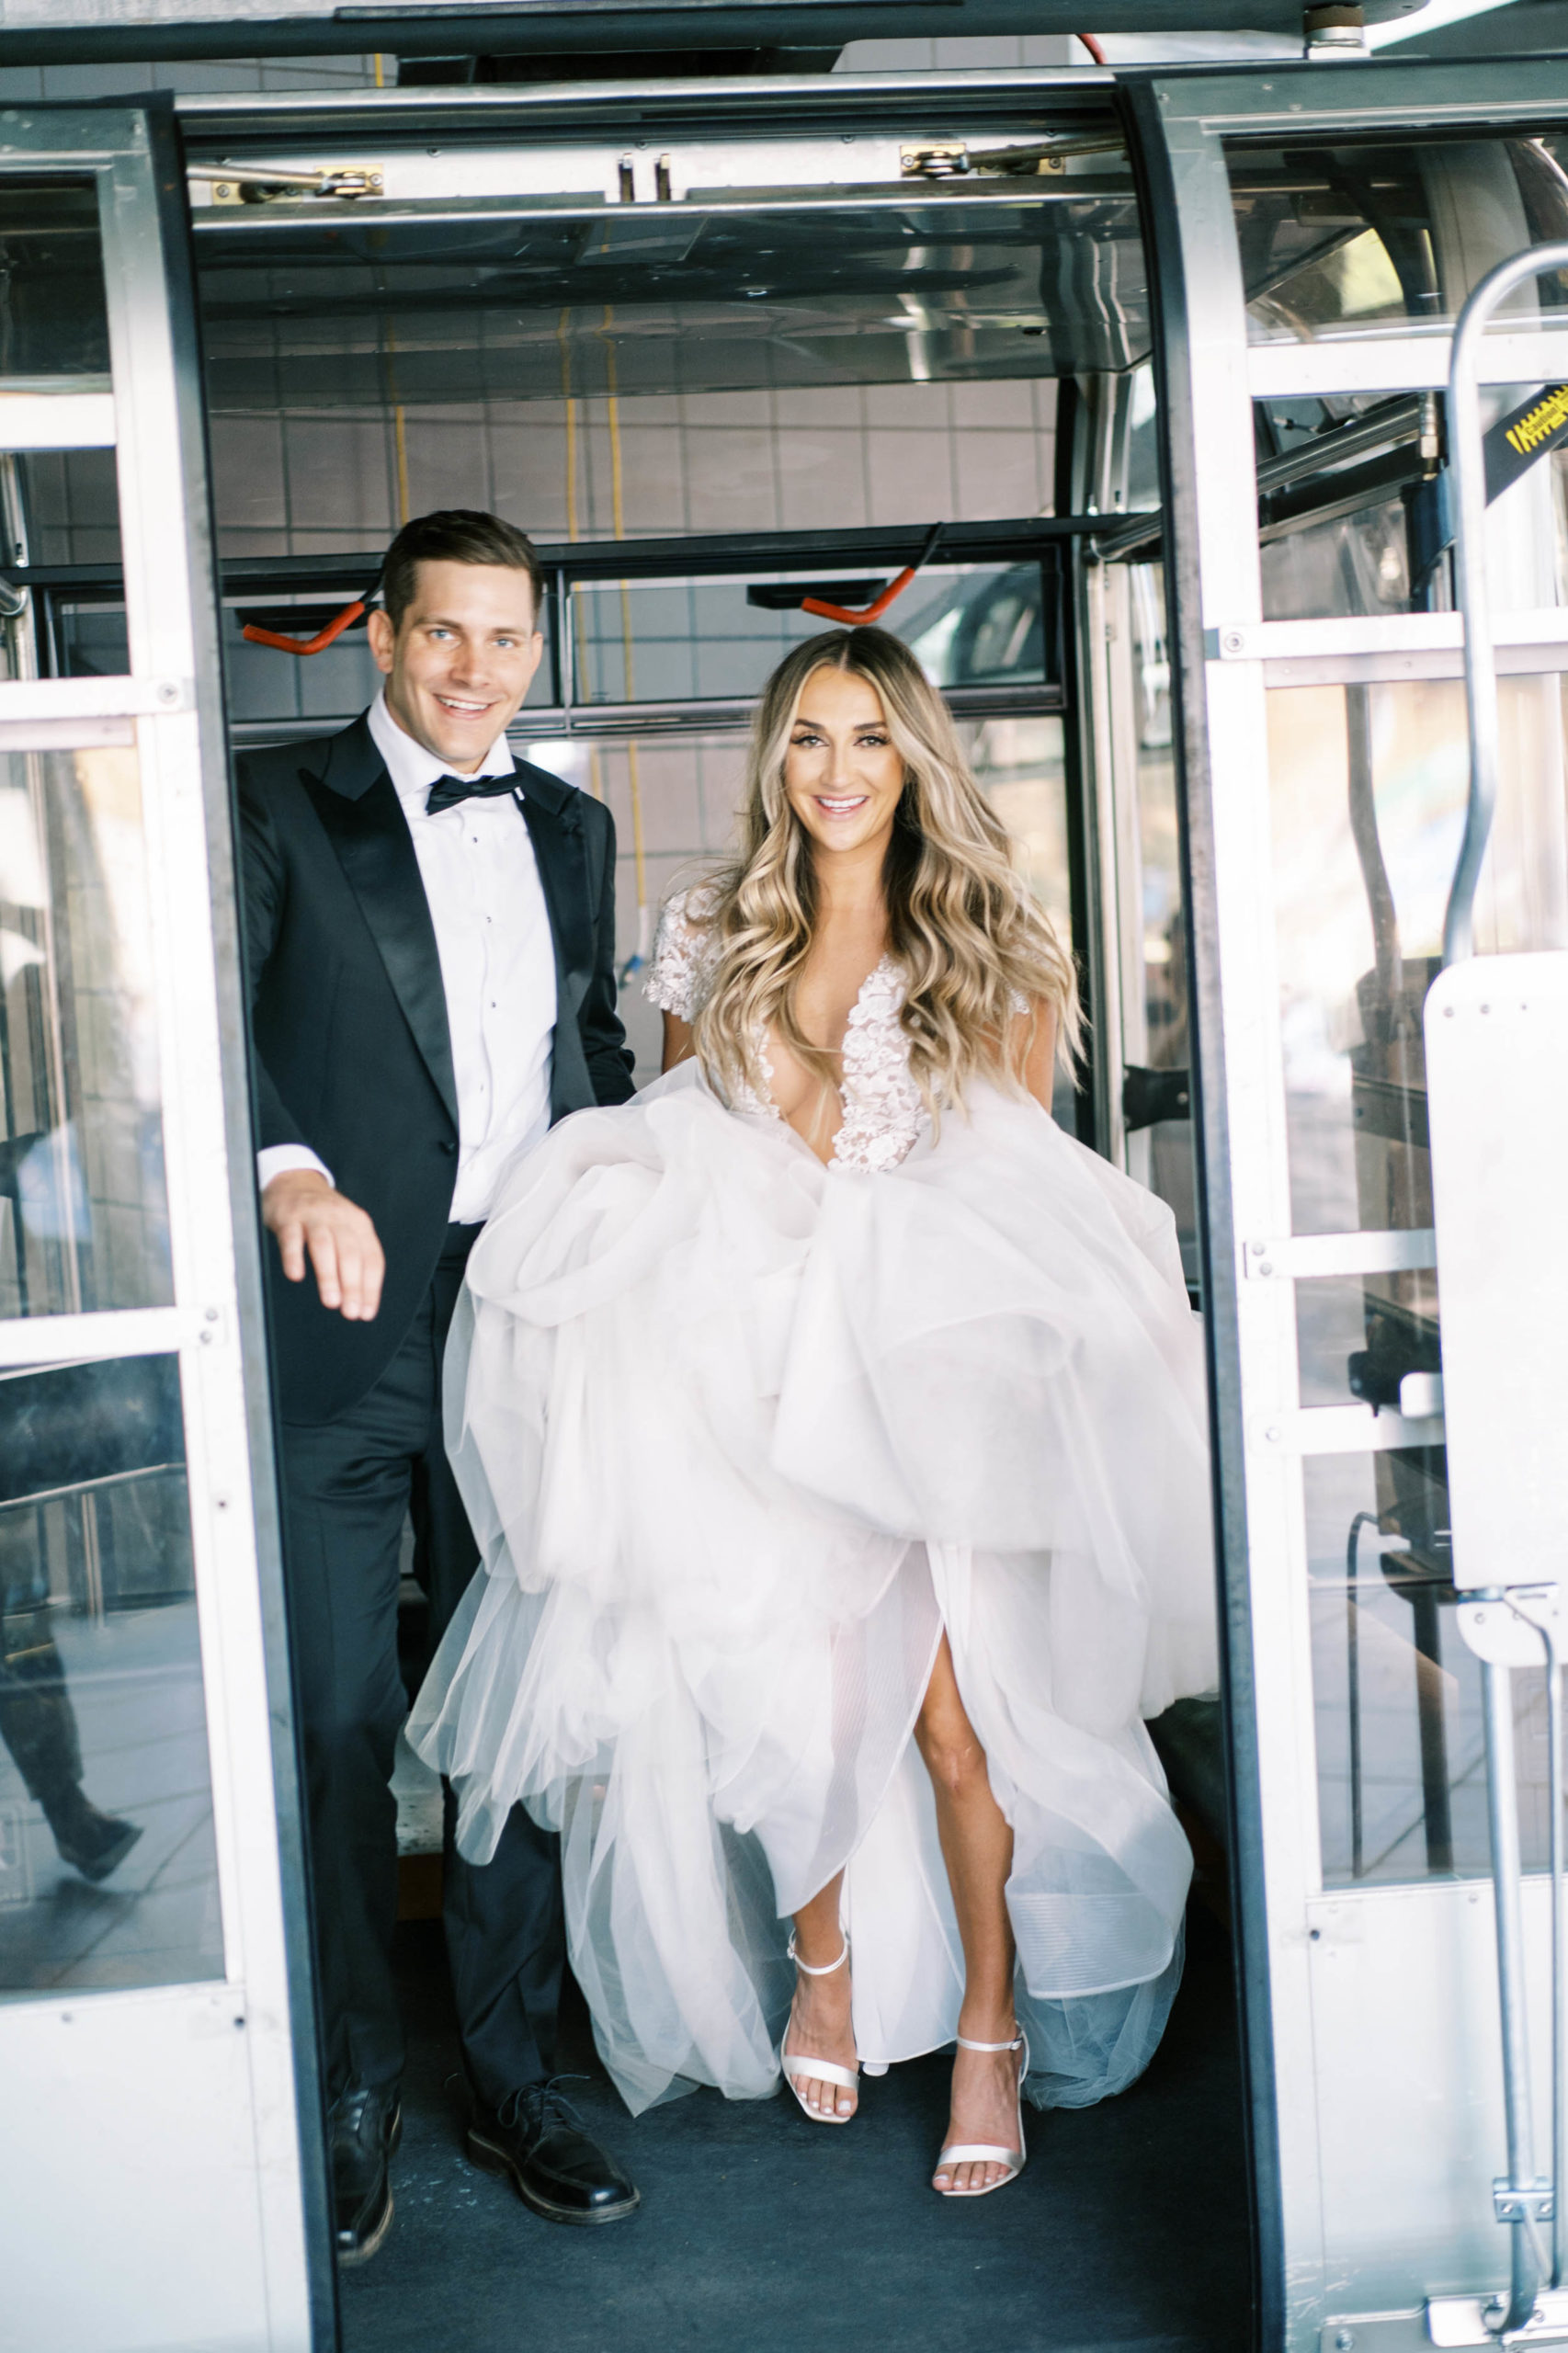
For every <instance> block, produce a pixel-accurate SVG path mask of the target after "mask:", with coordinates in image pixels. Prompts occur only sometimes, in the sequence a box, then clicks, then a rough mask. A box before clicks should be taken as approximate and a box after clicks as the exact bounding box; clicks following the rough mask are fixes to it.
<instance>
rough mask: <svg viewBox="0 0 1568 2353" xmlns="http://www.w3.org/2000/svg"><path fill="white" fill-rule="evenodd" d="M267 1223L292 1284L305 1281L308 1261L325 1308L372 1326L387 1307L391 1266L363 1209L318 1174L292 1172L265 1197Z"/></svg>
mask: <svg viewBox="0 0 1568 2353" xmlns="http://www.w3.org/2000/svg"><path fill="white" fill-rule="evenodd" d="M261 1222H262V1223H263V1224H264V1225H265V1226H266V1228H267V1232H268V1233H271V1234H274V1235H276V1237H277V1241H278V1256H280V1257H281V1259H282V1261H283V1271H284V1273H285V1274H286V1275H287V1276H288V1278H289V1280H290V1282H291V1283H302V1282H303V1281H304V1279H305V1260H306V1259H307V1257H308V1258H309V1260H310V1262H311V1265H312V1267H313V1268H314V1270H315V1278H316V1289H317V1290H319V1291H320V1293H321V1303H322V1305H323V1306H324V1307H335V1308H336V1309H338V1310H339V1312H340V1313H342V1314H343V1315H344V1316H346V1317H347V1320H348V1322H349V1323H351V1324H353V1323H365V1324H368V1323H369V1321H370V1318H371V1317H372V1316H373V1315H374V1313H375V1312H376V1310H377V1308H378V1307H379V1306H380V1305H381V1278H382V1276H383V1275H384V1274H385V1272H386V1263H387V1262H386V1259H385V1257H384V1256H382V1252H381V1243H380V1242H379V1241H378V1240H377V1238H376V1229H375V1227H374V1226H373V1225H372V1224H371V1222H370V1221H369V1218H368V1217H367V1216H366V1214H365V1212H364V1211H363V1210H362V1209H359V1208H358V1207H357V1206H356V1205H355V1203H354V1202H353V1201H350V1200H347V1199H345V1198H344V1196H343V1195H342V1194H341V1193H338V1192H335V1191H334V1190H333V1188H332V1187H331V1186H330V1185H329V1184H328V1183H327V1181H326V1178H325V1177H324V1176H322V1175H320V1173H319V1172H318V1171H317V1170H316V1169H314V1168H289V1169H285V1170H284V1172H283V1174H282V1175H281V1176H275V1177H274V1178H273V1180H272V1182H271V1184H270V1185H268V1187H267V1190H266V1191H265V1192H264V1193H263V1195H262V1197H261Z"/></svg>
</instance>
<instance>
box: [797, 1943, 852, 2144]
mask: <svg viewBox="0 0 1568 2353" xmlns="http://www.w3.org/2000/svg"><path fill="white" fill-rule="evenodd" d="M789 1957H790V1960H791V1961H793V1962H794V1964H795V1966H796V1968H797V1969H799V1970H801V1971H803V1972H804V1973H805V1975H806V1976H808V1977H831V1976H832V1975H833V1973H834V1972H835V1970H838V1969H842V1968H843V1966H844V1964H845V1962H846V1961H847V1960H848V1958H849V1938H848V1937H847V1936H846V1937H845V1939H844V1950H843V1951H842V1952H841V1953H840V1954H839V1956H838V1959H837V1960H836V1961H829V1962H828V1963H827V1966H826V1967H825V1968H824V1969H813V1968H812V1964H811V1962H810V1961H802V1960H801V1956H800V1954H799V1953H798V1952H797V1951H796V1949H795V1931H794V1930H793V1928H791V1929H790V1944H789ZM792 2014H793V2013H792V2010H791V2015H792ZM789 2040H790V2029H789V2028H788V2027H786V2028H785V2029H784V2040H783V2042H780V2044H779V2045H778V2064H779V2067H780V2069H781V2071H782V2073H783V2076H784V2080H785V2082H786V2083H787V2084H788V2085H789V2086H790V2090H791V2091H792V2092H793V2093H794V2095H795V2097H796V2098H797V2099H798V2100H799V2101H800V2103H801V2109H803V2110H804V2112H805V2114H806V2115H807V2116H809V2117H810V2119H811V2120H812V2123H813V2124H853V2122H854V2121H855V2118H856V2115H857V2113H858V2106H857V2108H854V2109H850V2111H849V2114H848V2115H847V2116H840V2115H839V2113H838V2111H837V2109H821V2108H812V2106H811V2105H810V2103H809V2101H808V2100H807V2098H806V2096H805V2094H804V2093H803V2092H802V2091H801V2086H800V2084H798V2083H797V2082H796V2081H795V2078H796V2076H797V2075H799V2076H800V2077H801V2082H804V2083H814V2084H836V2085H838V2086H840V2087H841V2088H842V2089H843V2090H845V2091H846V2092H854V2093H856V2094H857V2096H858V2093H859V2089H860V2080H859V2079H860V2070H859V2068H858V2067H840V2066H838V2065H837V2064H836V2063H835V2062H834V2061H833V2060H831V2059H803V2058H799V2057H797V2056H796V2054H795V2053H794V2052H792V2051H787V2050H786V2049H785V2047H784V2044H785V2043H787V2042H788V2041H789Z"/></svg>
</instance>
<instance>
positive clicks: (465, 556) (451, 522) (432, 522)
mask: <svg viewBox="0 0 1568 2353" xmlns="http://www.w3.org/2000/svg"><path fill="white" fill-rule="evenodd" d="M422 563H498V564H502V565H504V566H505V567H506V569H507V570H508V571H511V572H526V573H527V574H528V582H529V585H530V586H531V587H532V590H533V603H534V618H535V620H538V618H539V610H540V603H541V601H542V598H543V595H544V574H543V573H542V572H541V571H540V561H539V557H538V555H537V554H536V553H535V551H534V545H533V541H532V540H530V539H529V537H528V533H527V532H526V531H519V530H518V529H517V525H516V524H515V523H504V522H503V521H502V520H501V517H500V516H499V515H482V514H480V513H479V512H478V510H477V509H476V508H474V507H472V506H442V507H439V508H437V512H436V513H435V514H434V515H416V516H415V518H414V520H413V522H412V523H405V524H404V525H403V529H402V530H401V531H400V532H399V533H398V535H397V537H396V539H395V540H393V541H392V545H391V547H390V548H389V549H388V550H387V557H386V562H385V563H383V564H382V566H381V601H382V603H383V604H384V605H385V606H386V608H387V617H388V619H389V620H391V622H392V627H393V629H399V628H401V627H402V624H403V615H404V613H406V612H407V610H408V608H409V607H410V605H412V604H413V602H414V597H415V588H416V585H417V578H416V575H417V574H418V570H419V566H420V565H421V564H422Z"/></svg>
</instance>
